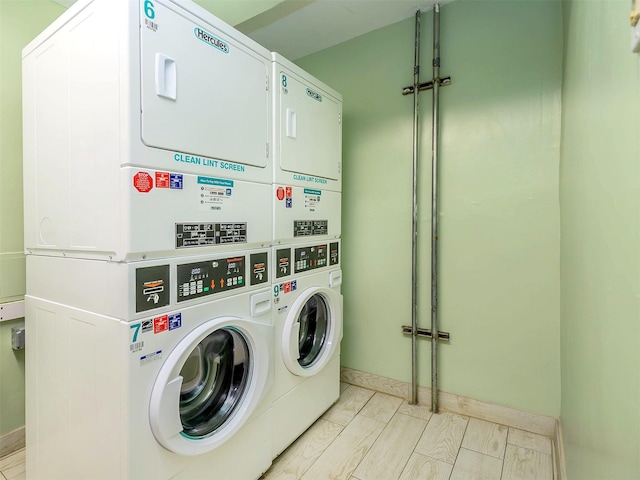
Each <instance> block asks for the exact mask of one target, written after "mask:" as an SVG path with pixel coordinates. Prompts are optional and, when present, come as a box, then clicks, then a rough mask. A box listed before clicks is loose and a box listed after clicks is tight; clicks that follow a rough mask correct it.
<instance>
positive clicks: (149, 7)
mask: <svg viewBox="0 0 640 480" xmlns="http://www.w3.org/2000/svg"><path fill="white" fill-rule="evenodd" d="M144 14H145V15H146V16H147V17H148V18H149V19H151V20H153V19H154V18H155V17H156V11H155V10H154V9H153V2H152V1H151V0H145V2H144Z"/></svg>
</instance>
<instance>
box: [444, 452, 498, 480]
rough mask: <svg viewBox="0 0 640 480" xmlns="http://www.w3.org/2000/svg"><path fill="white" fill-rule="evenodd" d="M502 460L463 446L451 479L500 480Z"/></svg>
mask: <svg viewBox="0 0 640 480" xmlns="http://www.w3.org/2000/svg"><path fill="white" fill-rule="evenodd" d="M501 473H502V460H501V459H499V458H496V457H492V456H490V455H484V454H482V453H478V452H474V451H472V450H467V449H466V448H461V449H460V453H459V454H458V459H457V460H456V463H455V465H454V466H453V472H451V479H450V480H500V474H501Z"/></svg>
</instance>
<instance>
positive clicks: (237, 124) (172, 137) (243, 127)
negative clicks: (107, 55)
mask: <svg viewBox="0 0 640 480" xmlns="http://www.w3.org/2000/svg"><path fill="white" fill-rule="evenodd" d="M154 5H155V6H154V8H155V17H154V20H153V22H154V24H155V25H157V28H156V29H155V30H154V29H152V28H148V27H147V26H146V25H145V24H143V25H142V26H141V29H140V36H141V38H140V41H141V49H142V51H141V62H142V65H141V70H142V78H141V82H142V84H141V89H142V140H143V142H144V143H145V144H146V145H148V146H152V147H158V148H162V149H165V150H173V151H179V152H186V153H191V154H195V155H200V156H203V157H209V158H216V159H221V160H227V161H230V162H235V163H242V164H245V165H252V166H257V167H265V166H266V165H267V149H266V145H267V142H269V122H270V108H269V92H268V91H267V89H266V79H267V78H268V75H269V67H270V61H269V59H268V58H262V57H260V56H259V55H257V54H256V53H254V52H252V51H250V50H248V49H246V48H245V47H244V46H243V45H241V44H240V43H236V42H235V41H234V40H232V39H230V38H228V37H226V36H225V35H223V34H222V33H221V32H219V31H217V30H216V29H215V28H214V27H213V26H211V25H208V24H202V23H196V20H197V19H195V17H194V18H193V19H192V18H187V15H188V14H187V13H185V14H184V15H185V16H183V15H181V14H179V13H176V12H174V11H173V10H171V9H170V8H168V7H166V6H165V5H163V4H162V3H161V2H159V1H156V2H154Z"/></svg>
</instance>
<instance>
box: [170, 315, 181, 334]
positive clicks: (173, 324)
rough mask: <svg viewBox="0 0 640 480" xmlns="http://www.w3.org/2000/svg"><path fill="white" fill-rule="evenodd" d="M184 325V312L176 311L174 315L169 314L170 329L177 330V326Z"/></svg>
mask: <svg viewBox="0 0 640 480" xmlns="http://www.w3.org/2000/svg"><path fill="white" fill-rule="evenodd" d="M181 326H182V314H181V313H174V314H173V315H169V331H171V330H175V329H176V328H180V327H181Z"/></svg>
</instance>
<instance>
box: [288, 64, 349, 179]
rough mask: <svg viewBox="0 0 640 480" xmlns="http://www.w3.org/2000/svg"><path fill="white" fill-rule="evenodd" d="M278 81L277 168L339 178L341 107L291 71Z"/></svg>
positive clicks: (328, 177)
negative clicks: (278, 134)
mask: <svg viewBox="0 0 640 480" xmlns="http://www.w3.org/2000/svg"><path fill="white" fill-rule="evenodd" d="M280 82H281V83H282V82H285V83H286V87H285V86H283V85H280V96H279V98H280V104H279V105H278V106H277V107H276V108H279V109H280V115H279V116H280V168H282V169H283V170H287V171H289V172H294V173H302V174H305V175H312V176H315V177H322V178H327V179H331V180H337V179H338V178H340V159H341V156H342V125H341V113H342V111H341V106H340V104H339V103H338V102H336V100H335V99H334V98H333V97H330V96H329V95H326V94H324V93H322V92H317V91H316V90H314V89H313V87H312V86H307V85H306V84H305V83H303V82H301V81H300V80H298V79H297V78H295V77H294V76H293V75H291V74H287V73H286V72H282V73H281V74H280Z"/></svg>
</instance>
